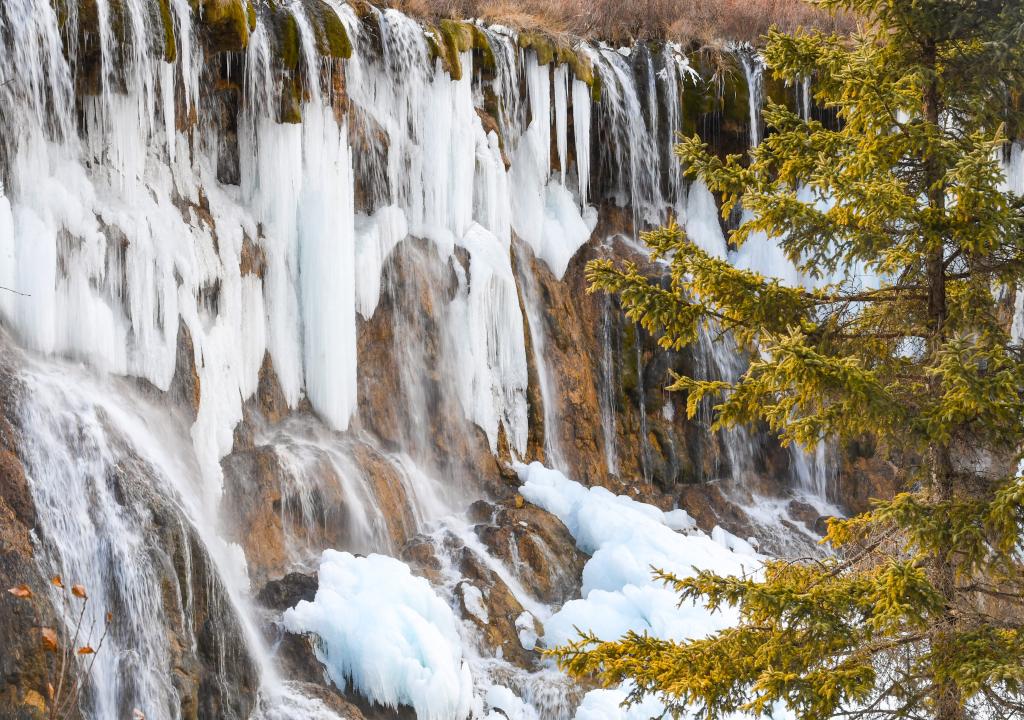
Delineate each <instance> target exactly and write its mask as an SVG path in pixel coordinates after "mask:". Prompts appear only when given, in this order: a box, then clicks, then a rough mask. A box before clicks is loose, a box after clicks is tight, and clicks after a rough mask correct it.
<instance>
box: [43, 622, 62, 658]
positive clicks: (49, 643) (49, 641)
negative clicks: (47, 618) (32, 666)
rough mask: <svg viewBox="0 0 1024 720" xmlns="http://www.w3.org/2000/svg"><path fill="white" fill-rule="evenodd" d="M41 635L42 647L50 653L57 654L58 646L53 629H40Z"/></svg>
mask: <svg viewBox="0 0 1024 720" xmlns="http://www.w3.org/2000/svg"><path fill="white" fill-rule="evenodd" d="M42 633H43V647H44V648H46V649H47V650H49V651H50V652H57V650H58V649H59V646H58V645H57V632H56V631H55V630H54V629H53V628H48V627H44V628H42Z"/></svg>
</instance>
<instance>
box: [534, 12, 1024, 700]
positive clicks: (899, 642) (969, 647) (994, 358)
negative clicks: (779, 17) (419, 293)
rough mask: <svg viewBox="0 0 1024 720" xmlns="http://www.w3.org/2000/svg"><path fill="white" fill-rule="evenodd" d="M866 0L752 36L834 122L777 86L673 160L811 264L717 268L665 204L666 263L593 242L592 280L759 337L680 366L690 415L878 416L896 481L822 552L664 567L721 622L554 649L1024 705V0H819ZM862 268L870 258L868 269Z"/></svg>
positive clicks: (780, 419) (698, 683) (711, 674)
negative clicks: (1017, 191) (792, 28)
mask: <svg viewBox="0 0 1024 720" xmlns="http://www.w3.org/2000/svg"><path fill="white" fill-rule="evenodd" d="M817 4H818V5H819V6H823V7H825V8H827V9H829V10H831V11H840V12H849V13H852V14H853V15H854V16H855V17H857V18H860V19H861V20H860V24H859V26H858V30H857V32H856V33H854V34H853V35H851V36H846V37H839V36H835V35H826V34H823V33H820V32H815V31H799V32H797V33H795V34H791V35H786V34H782V33H779V32H776V31H773V32H771V33H770V34H769V36H768V37H767V38H766V46H765V49H764V57H765V61H766V64H767V67H768V68H769V69H770V70H771V71H772V72H773V73H774V74H775V76H776V77H779V78H784V79H788V80H794V81H798V80H799V79H801V78H805V77H812V78H813V87H814V91H815V99H816V101H817V103H819V104H820V105H822V106H825V107H828V108H832V109H834V110H835V111H837V112H838V116H839V118H840V122H839V123H838V128H827V127H824V126H823V125H822V124H821V123H819V122H815V121H813V120H807V119H802V118H801V117H799V116H798V115H796V114H795V113H793V112H791V111H789V110H787V109H786V108H785V107H782V106H779V105H774V104H770V103H769V105H768V107H767V109H766V110H765V113H764V117H765V120H766V124H767V126H768V127H769V128H770V130H769V133H768V135H767V137H766V138H765V139H764V140H763V142H762V143H761V144H760V145H759V146H758V147H757V148H755V149H753V150H752V151H751V154H750V157H749V158H747V159H744V158H741V157H739V156H729V157H727V158H725V159H724V160H723V159H720V158H717V157H715V156H714V155H712V154H710V153H709V152H708V149H707V147H706V146H704V145H703V144H702V143H701V141H700V140H699V139H698V138H696V137H694V138H690V139H685V140H683V141H681V143H680V144H679V145H678V147H677V149H676V152H677V154H678V156H679V158H680V159H681V161H682V162H683V163H684V164H685V168H686V172H687V173H688V174H689V175H690V176H693V177H699V178H701V179H702V180H703V181H704V182H705V183H706V184H707V186H708V187H709V188H710V189H711V190H712V191H714V192H715V193H717V194H719V196H720V198H721V199H722V213H723V216H725V217H728V216H729V215H730V213H732V211H733V210H734V208H737V207H742V209H743V210H744V211H745V212H744V217H745V218H747V219H746V220H745V221H744V222H742V223H741V224H740V225H739V227H738V228H737V229H735V230H734V231H732V232H731V236H730V239H729V240H730V244H731V245H732V246H734V247H736V246H740V245H742V244H743V242H744V241H745V240H747V239H748V238H750V237H751V236H752V235H753V234H755V233H765V234H767V235H768V236H769V237H772V238H777V239H778V240H779V243H780V245H781V247H782V248H783V249H784V251H785V253H786V254H787V256H788V257H789V258H790V260H792V261H793V262H794V263H795V264H796V265H797V267H798V268H799V269H800V270H801V271H802V272H803V273H804V274H805V275H806V276H808V277H812V278H816V280H817V282H816V283H813V284H810V285H811V287H806V286H799V287H792V286H789V285H787V284H785V283H784V282H781V281H779V280H777V279H773V278H768V277H763V276H761V275H759V274H757V273H755V272H751V271H747V270H742V269H738V268H735V267H732V266H731V265H730V264H729V263H728V262H727V261H726V260H724V259H720V258H717V257H713V256H710V255H708V254H707V253H705V252H703V251H702V250H701V249H700V248H698V247H696V246H695V245H694V244H692V243H690V242H689V241H688V240H687V238H686V237H685V234H684V232H683V231H682V230H681V229H680V228H679V227H678V226H677V225H675V224H674V223H671V224H669V225H668V226H667V227H664V228H661V229H658V230H655V231H652V232H650V233H647V234H646V235H645V240H646V242H647V244H648V245H649V246H650V247H651V249H652V252H653V253H654V254H655V255H656V256H658V257H660V258H663V259H665V260H666V261H667V262H668V264H669V267H670V273H669V276H670V277H669V279H668V281H667V282H660V281H652V280H651V279H649V278H647V277H645V276H643V275H642V274H641V273H640V272H639V271H638V269H637V268H636V267H634V266H632V265H628V264H627V265H625V266H620V265H617V264H615V263H613V262H612V261H604V260H601V261H595V262H593V263H592V264H591V265H590V266H589V279H590V282H591V290H592V291H595V290H604V291H607V292H612V293H617V294H618V295H619V297H620V300H621V303H622V306H623V308H624V309H625V311H626V313H627V315H628V317H629V318H630V319H632V320H634V321H637V322H639V323H640V324H641V325H642V326H643V327H644V328H646V329H647V330H648V331H650V332H652V333H654V334H656V335H657V336H658V337H659V341H660V343H661V345H662V346H664V347H666V348H673V349H679V348H681V347H683V346H685V345H687V344H690V343H692V342H694V341H695V339H696V338H697V336H698V333H699V332H700V331H701V328H702V327H705V326H711V327H714V328H718V329H724V330H727V331H729V332H731V333H732V334H733V335H734V336H735V337H736V338H737V340H738V341H739V343H740V344H741V346H742V347H743V348H745V349H746V350H747V352H748V353H749V356H750V363H749V368H748V369H747V370H746V372H745V373H744V374H743V375H742V376H741V377H740V378H739V379H738V380H737V381H736V382H733V383H726V382H720V381H706V380H697V379H693V378H687V377H679V378H677V379H676V380H675V382H674V384H673V385H672V389H673V390H678V391H681V392H685V393H687V394H688V398H687V405H688V411H689V413H690V415H691V416H692V415H693V414H694V413H695V412H696V410H697V408H698V405H699V403H701V401H702V399H703V398H714V402H715V405H714V410H715V424H716V427H729V426H734V425H737V424H751V423H766V424H767V426H768V427H769V428H770V429H771V430H772V431H773V432H774V433H776V434H777V435H778V436H779V437H780V438H781V440H782V442H783V443H790V442H798V443H801V444H804V445H805V446H813V444H814V443H816V442H818V441H819V440H820V439H822V438H836V439H839V440H840V441H849V440H852V439H857V438H863V437H865V436H869V437H872V438H874V440H875V442H876V443H877V445H878V446H879V447H881V448H886V449H887V450H888V451H889V452H893V453H899V454H900V456H902V457H904V458H912V459H913V462H912V463H909V464H910V465H912V467H907V468H905V471H906V474H907V475H908V476H909V482H908V484H907V490H906V491H905V492H901V493H899V494H897V495H896V496H895V497H893V498H891V499H887V500H884V501H879V502H877V503H876V504H875V505H874V506H873V509H871V510H870V511H869V512H867V513H865V514H862V515H859V516H856V517H853V518H849V519H843V520H833V521H832V522H831V523H830V525H829V530H828V533H827V536H826V542H828V543H830V545H831V546H832V547H833V548H834V549H835V553H834V554H832V555H830V556H829V557H827V558H822V559H820V560H815V561H804V562H784V561H781V560H772V561H768V562H766V564H765V565H764V568H763V571H762V572H760V573H759V574H758V575H757V576H755V577H747V578H735V577H723V576H720V575H718V574H716V573H714V572H710V571H703V572H698V573H696V574H695V575H693V576H692V577H686V578H681V577H674V576H671V575H665V574H664V573H659V575H660V576H661V577H662V579H663V580H665V581H666V582H667V583H669V584H670V585H671V586H673V587H674V588H675V590H676V591H678V592H679V594H680V596H681V599H682V600H683V601H692V602H697V603H703V604H705V605H706V606H707V607H709V608H712V609H715V608H721V607H723V606H736V607H737V608H738V610H739V617H740V621H739V624H738V625H737V626H736V627H733V628H730V629H727V630H723V631H721V632H719V633H717V634H714V635H711V636H709V637H707V638H699V639H692V640H689V641H685V642H672V641H666V640H659V639H654V638H651V637H648V636H646V635H639V634H635V633H634V634H629V635H627V636H625V637H623V638H620V639H615V638H597V637H595V636H593V635H591V634H584V635H583V636H581V637H580V639H579V641H578V642H575V643H572V644H570V645H568V646H566V647H563V648H560V649H558V650H556V651H555V652H554V654H555V655H556V656H557V658H558V660H559V662H560V664H561V665H562V666H563V667H564V668H566V669H568V670H569V671H570V672H571V673H573V674H576V675H591V674H593V675H596V676H597V677H598V678H599V679H600V680H601V681H602V682H603V683H604V684H607V685H617V684H619V683H622V682H624V681H629V682H630V683H631V685H630V687H631V688H632V691H631V693H630V695H629V697H628V701H627V702H636V701H638V700H640V699H641V698H643V697H645V696H647V695H650V694H658V695H660V696H661V698H662V699H663V701H664V702H665V704H666V707H667V708H668V711H669V713H670V714H673V715H675V714H681V713H683V712H688V713H693V714H694V716H696V717H706V718H724V717H728V716H729V714H730V713H733V712H738V711H741V712H747V713H750V714H752V715H755V716H767V715H770V714H771V713H772V712H773V710H777V709H778V708H782V707H785V708H788V709H789V710H790V711H792V712H793V713H794V714H795V715H796V716H797V717H798V718H803V719H806V720H823V719H824V718H833V717H865V718H933V719H935V720H961V719H964V718H975V717H977V718H981V717H991V718H1009V717H1014V716H1018V715H1024V602H1022V592H1024V574H1022V564H1021V563H1022V557H1024V554H1022V537H1021V531H1022V522H1024V511H1022V508H1024V481H1022V480H1021V478H1020V477H1018V470H1017V468H1018V463H1020V460H1021V452H1022V442H1024V351H1022V347H1021V342H1020V338H1016V339H1015V338H1013V337H1012V335H1011V330H1010V324H1011V323H1010V315H1011V314H1012V312H1013V310H1012V297H1013V293H1014V291H1015V290H1016V292H1021V291H1022V290H1020V289H1018V288H1020V287H1021V283H1022V281H1024V202H1022V200H1021V198H1019V197H1017V196H1015V195H1013V194H1012V193H1010V192H1008V191H1007V190H1006V189H1005V185H1004V177H1003V169H1002V158H1003V153H1004V151H1005V149H1006V144H1007V141H1008V135H1009V134H1011V133H1019V132H1020V131H1021V129H1022V128H1024V125H1022V124H1020V116H1019V106H1020V96H1021V93H1022V91H1024V2H1019V1H1018V0H1014V1H1013V2H1010V1H1008V0H1007V1H1006V2H1003V1H1001V0H819V2H818V3H817ZM865 276H867V277H870V278H872V279H871V280H870V281H865V280H864V277H865Z"/></svg>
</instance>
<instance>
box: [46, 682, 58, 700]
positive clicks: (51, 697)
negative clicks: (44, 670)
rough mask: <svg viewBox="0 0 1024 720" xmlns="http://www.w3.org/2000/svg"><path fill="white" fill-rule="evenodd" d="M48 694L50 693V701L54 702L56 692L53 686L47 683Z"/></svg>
mask: <svg viewBox="0 0 1024 720" xmlns="http://www.w3.org/2000/svg"><path fill="white" fill-rule="evenodd" d="M46 692H47V693H49V695H50V699H51V700H53V696H54V694H55V693H56V690H54V689H53V685H51V684H50V683H46Z"/></svg>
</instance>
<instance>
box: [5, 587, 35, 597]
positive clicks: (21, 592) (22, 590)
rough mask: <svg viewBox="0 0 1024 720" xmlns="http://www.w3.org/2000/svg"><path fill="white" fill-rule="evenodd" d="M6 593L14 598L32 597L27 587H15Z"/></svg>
mask: <svg viewBox="0 0 1024 720" xmlns="http://www.w3.org/2000/svg"><path fill="white" fill-rule="evenodd" d="M7 592H9V593H10V594H11V595H13V596H14V597H16V598H30V597H32V591H31V590H29V589H28V585H18V586H16V587H12V588H8V589H7Z"/></svg>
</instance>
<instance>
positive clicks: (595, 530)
mask: <svg viewBox="0 0 1024 720" xmlns="http://www.w3.org/2000/svg"><path fill="white" fill-rule="evenodd" d="M518 472H519V478H520V480H521V481H523V483H524V484H523V486H522V487H521V489H520V492H521V493H522V495H523V497H524V498H526V499H527V500H529V501H530V502H532V503H534V504H535V505H538V506H540V507H542V508H544V509H545V510H547V511H548V512H550V513H552V514H554V515H556V516H558V518H559V519H560V520H561V521H562V522H563V523H565V526H566V527H567V528H568V530H569V532H570V533H571V534H572V536H573V538H574V539H575V540H576V546H577V547H578V548H579V549H580V550H582V551H583V552H585V553H587V554H589V555H590V556H591V557H590V559H589V560H588V561H587V564H586V566H585V567H584V568H583V587H582V597H581V598H580V599H578V600H571V601H569V602H568V603H566V604H565V605H564V606H563V607H562V608H561V609H560V610H559V611H558V612H556V613H555V614H554V615H552V616H551V617H550V618H549V619H548V620H547V621H546V622H545V625H544V638H543V643H544V644H545V645H547V646H548V647H552V646H555V645H560V644H563V643H565V642H567V641H570V640H575V639H576V638H577V628H579V629H580V630H584V631H588V630H592V631H593V632H595V633H596V634H597V635H598V636H600V637H602V638H609V639H611V638H617V637H620V636H621V635H623V634H624V633H626V632H627V631H629V630H635V631H637V632H648V633H650V634H651V635H654V636H657V637H660V638H667V639H674V640H683V639H686V638H699V637H704V636H706V635H708V634H710V633H713V632H716V631H718V630H720V629H722V628H725V627H728V626H729V625H732V624H734V623H735V622H736V619H737V618H736V615H735V613H734V612H730V611H726V612H718V613H715V614H714V615H712V614H711V613H710V612H708V611H707V610H706V609H705V608H704V607H702V606H698V605H694V604H693V603H684V604H682V605H681V606H680V605H679V597H678V595H676V593H675V592H673V591H672V590H671V589H668V588H666V587H664V585H662V583H660V582H657V581H655V580H654V579H653V578H652V568H658V569H660V570H665V571H668V572H672V573H675V574H677V575H679V576H683V577H685V576H687V575H691V574H693V572H694V568H713V569H714V570H716V571H718V572H720V573H723V574H734V575H739V574H743V573H745V572H751V571H754V570H756V568H757V566H758V565H759V563H760V560H759V558H758V556H757V555H755V554H752V550H751V549H750V547H749V545H746V543H743V542H742V541H738V538H735V537H734V536H731V535H729V534H728V533H725V532H716V533H715V537H714V538H711V537H708V536H707V535H705V534H704V533H701V532H698V531H696V529H695V526H694V525H693V524H692V520H690V521H689V522H687V520H688V519H689V518H688V516H686V515H685V513H683V512H682V511H678V510H674V511H671V512H668V513H666V512H663V511H662V510H659V509H658V508H656V507H654V506H653V505H647V504H645V503H641V502H637V501H635V500H633V499H632V498H628V497H625V496H622V495H614V494H612V493H611V492H609V491H608V490H606V489H605V488H600V487H594V488H586V487H584V486H583V485H580V484H579V483H577V482H573V481H572V480H569V479H568V478H566V477H565V476H564V475H563V474H562V473H560V472H558V471H556V470H550V469H548V468H545V467H544V466H543V465H541V464H540V463H532V464H531V465H520V466H519V467H518ZM675 528H679V529H685V530H687V531H689V534H683V533H680V532H676V530H675ZM719 540H720V541H721V542H717V541H719ZM737 541H738V542H737ZM730 546H731V547H732V548H736V549H739V550H741V551H742V552H732V551H731V550H730Z"/></svg>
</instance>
